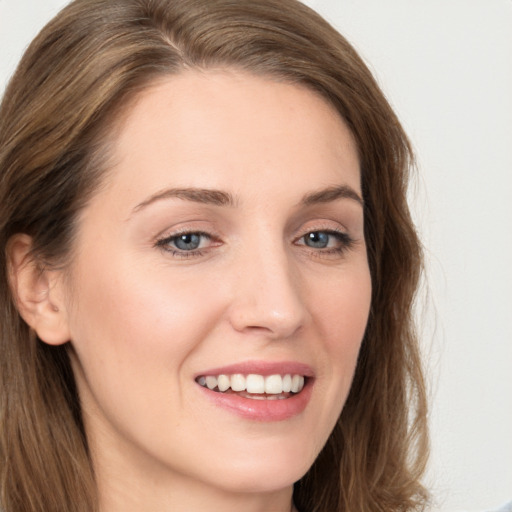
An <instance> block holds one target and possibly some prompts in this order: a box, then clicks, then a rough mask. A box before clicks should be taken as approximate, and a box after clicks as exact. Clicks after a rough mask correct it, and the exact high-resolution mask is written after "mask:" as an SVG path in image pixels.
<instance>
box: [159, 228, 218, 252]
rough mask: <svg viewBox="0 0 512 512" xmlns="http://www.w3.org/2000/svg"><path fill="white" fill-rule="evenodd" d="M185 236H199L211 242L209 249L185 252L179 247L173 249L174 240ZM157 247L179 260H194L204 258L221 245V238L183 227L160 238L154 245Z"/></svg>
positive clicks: (206, 232)
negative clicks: (194, 258) (207, 253)
mask: <svg viewBox="0 0 512 512" xmlns="http://www.w3.org/2000/svg"><path fill="white" fill-rule="evenodd" d="M183 235H198V236H200V237H204V238H206V239H208V240H209V242H210V243H209V244H208V246H207V247H199V248H197V249H191V250H188V251H187V250H184V249H179V248H178V247H172V246H171V245H170V244H171V243H172V241H173V240H176V239H178V238H179V237H180V236H183ZM154 245H155V247H158V248H160V249H161V250H162V251H165V252H166V253H169V254H171V255H172V256H175V257H177V258H192V257H199V256H203V255H204V254H205V253H206V252H207V251H208V250H209V249H210V248H212V247H215V246H218V245H220V240H219V237H218V236H216V235H214V234H213V233H210V232H208V231H205V230H201V229H193V228H191V227H183V228H181V229H177V230H176V231H173V232H172V233H167V234H165V235H162V236H158V237H157V239H156V240H155V243H154Z"/></svg>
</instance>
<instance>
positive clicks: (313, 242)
mask: <svg viewBox="0 0 512 512" xmlns="http://www.w3.org/2000/svg"><path fill="white" fill-rule="evenodd" d="M330 238H331V234H330V233H327V232H325V231H313V232H311V233H308V234H307V235H305V236H304V244H305V245H307V246H308V247H313V248H314V249H325V248H326V247H328V246H329V241H330Z"/></svg>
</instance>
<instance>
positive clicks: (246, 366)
mask: <svg viewBox="0 0 512 512" xmlns="http://www.w3.org/2000/svg"><path fill="white" fill-rule="evenodd" d="M236 373H241V374H243V375H249V374H256V375H264V376H267V375H286V374H291V375H303V376H304V377H313V376H314V372H313V369H312V368H311V366H309V365H308V364H305V363H299V362H296V361H243V362H240V363H234V364H230V365H227V366H222V367H220V366H219V367H217V368H209V369H207V370H204V371H202V372H199V373H198V374H197V375H196V378H197V377H200V376H207V375H234V374H236Z"/></svg>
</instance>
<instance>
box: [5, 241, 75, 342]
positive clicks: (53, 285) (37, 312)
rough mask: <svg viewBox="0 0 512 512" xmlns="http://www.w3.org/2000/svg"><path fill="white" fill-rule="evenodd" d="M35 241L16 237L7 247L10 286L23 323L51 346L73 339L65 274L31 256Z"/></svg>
mask: <svg viewBox="0 0 512 512" xmlns="http://www.w3.org/2000/svg"><path fill="white" fill-rule="evenodd" d="M31 249H32V238H31V237H30V236H28V235H24V234H17V235H14V236H13V237H12V238H11V239H10V240H9V243H8V244H7V263H8V269H9V284H10V286H11V290H12V293H13V296H14V298H15V301H16V306H17V308H18V311H19V312H20V315H21V316H22V318H23V320H25V322H27V324H28V325H29V326H30V327H32V329H34V331H35V332H36V333H37V335H38V336H39V338H40V339H41V340H42V341H44V342H46V343H48V344H49V345H61V344H63V343H66V342H67V341H69V339H70V333H69V326H68V317H67V311H66V307H65V301H64V297H65V295H64V283H63V275H62V270H52V269H48V268H45V266H43V265H41V263H40V262H38V261H37V260H36V258H34V257H33V255H32V254H31Z"/></svg>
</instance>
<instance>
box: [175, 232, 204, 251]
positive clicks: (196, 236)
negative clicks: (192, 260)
mask: <svg viewBox="0 0 512 512" xmlns="http://www.w3.org/2000/svg"><path fill="white" fill-rule="evenodd" d="M201 237H202V235H201V234H200V233H184V234H183V235H178V236H176V237H174V238H173V239H172V240H171V241H172V242H173V243H174V245H175V246H176V248H177V249H179V250H180V251H195V250H196V249H198V248H199V246H200V245H201Z"/></svg>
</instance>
